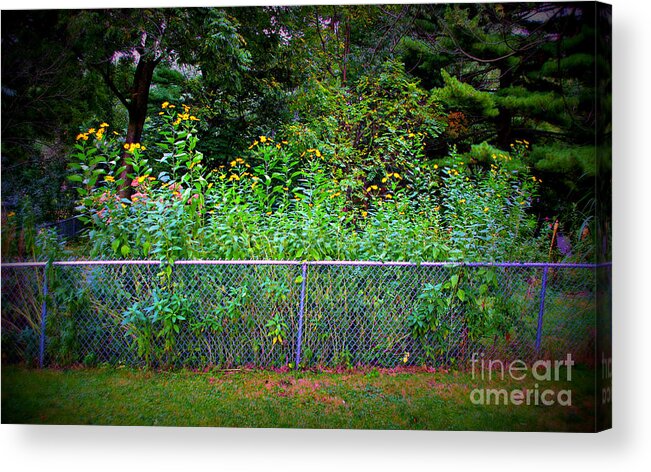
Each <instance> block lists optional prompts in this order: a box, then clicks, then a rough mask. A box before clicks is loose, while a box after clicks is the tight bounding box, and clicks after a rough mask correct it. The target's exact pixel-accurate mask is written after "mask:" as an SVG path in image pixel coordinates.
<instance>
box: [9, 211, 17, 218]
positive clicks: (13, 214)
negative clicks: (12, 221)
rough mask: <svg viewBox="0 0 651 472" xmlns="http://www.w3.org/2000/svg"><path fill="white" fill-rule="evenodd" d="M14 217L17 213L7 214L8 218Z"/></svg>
mask: <svg viewBox="0 0 651 472" xmlns="http://www.w3.org/2000/svg"><path fill="white" fill-rule="evenodd" d="M14 216H16V212H15V211H10V212H9V213H7V218H13V217H14Z"/></svg>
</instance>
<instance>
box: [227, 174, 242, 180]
mask: <svg viewBox="0 0 651 472" xmlns="http://www.w3.org/2000/svg"><path fill="white" fill-rule="evenodd" d="M228 180H229V181H230V180H240V176H239V175H237V174H231V176H230V177H229V178H228Z"/></svg>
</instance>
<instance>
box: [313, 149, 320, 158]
mask: <svg viewBox="0 0 651 472" xmlns="http://www.w3.org/2000/svg"><path fill="white" fill-rule="evenodd" d="M314 155H315V156H316V157H321V152H320V151H319V150H318V149H316V150H315V151H314Z"/></svg>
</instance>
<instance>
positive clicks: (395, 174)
mask: <svg viewBox="0 0 651 472" xmlns="http://www.w3.org/2000/svg"><path fill="white" fill-rule="evenodd" d="M393 176H394V177H395V178H396V179H400V180H402V177H400V174H398V173H397V172H394V173H393Z"/></svg>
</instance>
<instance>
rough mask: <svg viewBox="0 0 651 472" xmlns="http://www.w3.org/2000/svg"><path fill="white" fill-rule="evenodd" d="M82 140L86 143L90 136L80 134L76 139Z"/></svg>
mask: <svg viewBox="0 0 651 472" xmlns="http://www.w3.org/2000/svg"><path fill="white" fill-rule="evenodd" d="M80 139H83V140H84V141H88V134H86V133H79V134H78V135H77V139H76V140H77V141H79V140H80Z"/></svg>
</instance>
